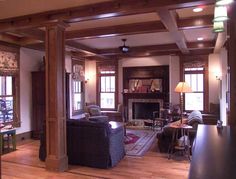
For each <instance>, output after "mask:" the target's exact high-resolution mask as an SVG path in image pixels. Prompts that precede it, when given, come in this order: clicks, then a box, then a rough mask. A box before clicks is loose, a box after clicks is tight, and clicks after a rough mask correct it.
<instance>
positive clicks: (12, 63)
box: [0, 51, 19, 73]
mask: <svg viewBox="0 0 236 179" xmlns="http://www.w3.org/2000/svg"><path fill="white" fill-rule="evenodd" d="M16 56H17V54H16V53H12V52H5V51H0V72H1V73H7V72H11V73H14V72H17V71H18V69H19V67H18V61H17V58H16Z"/></svg>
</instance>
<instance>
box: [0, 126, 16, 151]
mask: <svg viewBox="0 0 236 179" xmlns="http://www.w3.org/2000/svg"><path fill="white" fill-rule="evenodd" d="M4 135H7V137H8V138H9V136H11V137H12V147H13V150H16V129H15V128H13V129H1V130H0V154H2V153H3V147H4V145H3V138H4ZM8 140H9V139H8ZM8 142H9V141H8Z"/></svg>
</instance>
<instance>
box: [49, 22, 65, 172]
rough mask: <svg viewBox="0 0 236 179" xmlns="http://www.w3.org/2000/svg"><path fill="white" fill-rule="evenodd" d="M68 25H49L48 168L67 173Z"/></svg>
mask: <svg viewBox="0 0 236 179" xmlns="http://www.w3.org/2000/svg"><path fill="white" fill-rule="evenodd" d="M65 27H66V26H65V24H63V23H56V24H51V25H48V26H46V41H45V46H46V141H47V144H46V146H47V157H46V169H47V170H54V171H65V170H67V168H68V157H67V151H66V112H65V110H66V109H65Z"/></svg>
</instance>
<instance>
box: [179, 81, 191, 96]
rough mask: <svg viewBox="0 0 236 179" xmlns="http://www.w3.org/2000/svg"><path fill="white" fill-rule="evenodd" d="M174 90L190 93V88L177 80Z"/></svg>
mask: <svg viewBox="0 0 236 179" xmlns="http://www.w3.org/2000/svg"><path fill="white" fill-rule="evenodd" d="M175 92H177V93H191V92H192V89H191V87H190V86H189V84H188V83H186V82H179V83H178V84H177V86H176V87H175Z"/></svg>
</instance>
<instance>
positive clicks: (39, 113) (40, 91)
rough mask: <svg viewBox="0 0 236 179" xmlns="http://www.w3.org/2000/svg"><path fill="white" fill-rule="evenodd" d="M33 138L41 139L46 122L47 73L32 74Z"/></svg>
mask: <svg viewBox="0 0 236 179" xmlns="http://www.w3.org/2000/svg"><path fill="white" fill-rule="evenodd" d="M31 75H32V127H33V129H32V138H34V139H39V138H40V132H41V131H42V128H43V122H44V121H45V110H46V109H45V72H43V71H37V72H32V73H31Z"/></svg>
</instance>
